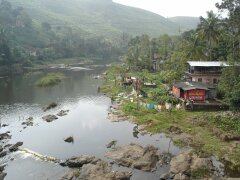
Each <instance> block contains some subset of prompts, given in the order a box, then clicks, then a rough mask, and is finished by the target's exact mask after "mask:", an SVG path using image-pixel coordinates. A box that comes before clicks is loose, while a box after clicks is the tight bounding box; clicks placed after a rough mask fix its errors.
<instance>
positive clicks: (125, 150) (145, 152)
mask: <svg viewBox="0 0 240 180" xmlns="http://www.w3.org/2000/svg"><path fill="white" fill-rule="evenodd" d="M105 156H106V157H108V158H110V159H112V160H113V161H114V162H115V163H117V164H118V165H122V166H125V167H131V168H136V169H139V170H143V171H152V170H154V169H155V167H156V163H157V162H158V160H159V158H160V152H159V151H158V149H157V148H155V147H153V146H151V145H148V146H146V147H142V146H140V145H138V144H134V143H131V144H130V145H127V146H122V147H116V148H114V149H112V150H111V151H109V152H107V153H106V154H105Z"/></svg>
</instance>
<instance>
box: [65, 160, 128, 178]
mask: <svg viewBox="0 0 240 180" xmlns="http://www.w3.org/2000/svg"><path fill="white" fill-rule="evenodd" d="M61 165H63V166H68V167H70V168H79V173H77V176H76V173H74V171H73V172H70V173H68V174H66V175H65V176H63V177H62V178H61V180H70V179H76V180H80V179H84V180H92V179H96V180H102V179H104V180H129V179H130V177H131V175H132V174H131V172H120V171H113V170H112V167H111V166H109V165H108V163H106V162H104V161H103V160H101V159H98V158H96V157H94V156H86V155H82V156H80V157H72V158H70V159H67V160H66V161H65V162H62V163H61Z"/></svg>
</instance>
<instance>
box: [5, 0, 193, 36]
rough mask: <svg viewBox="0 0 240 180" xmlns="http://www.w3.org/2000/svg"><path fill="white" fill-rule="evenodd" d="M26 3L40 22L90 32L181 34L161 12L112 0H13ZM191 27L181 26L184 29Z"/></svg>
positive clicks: (14, 2)
mask: <svg viewBox="0 0 240 180" xmlns="http://www.w3.org/2000/svg"><path fill="white" fill-rule="evenodd" d="M9 1H10V2H11V3H12V4H13V6H22V7H24V8H25V9H26V11H27V12H28V13H29V15H30V16H31V17H32V19H33V20H34V21H36V22H48V23H50V24H51V25H53V26H58V25H66V26H71V27H75V28H81V29H82V30H84V31H86V32H87V33H88V34H89V35H94V34H95V35H103V36H105V35H108V36H111V35H112V36H115V35H116V34H121V33H123V32H126V33H129V34H131V35H140V34H143V33H146V34H149V35H151V36H159V35H160V34H164V33H168V34H178V33H179V24H177V23H174V22H172V21H170V20H168V19H166V18H164V17H162V16H160V15H157V14H154V13H151V12H148V11H145V10H141V9H137V8H133V7H128V6H124V5H120V4H117V3H114V2H112V1H111V0H9ZM188 28H189V27H184V26H181V29H182V30H183V31H184V30H186V29H188Z"/></svg>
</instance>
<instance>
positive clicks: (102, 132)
mask: <svg viewBox="0 0 240 180" xmlns="http://www.w3.org/2000/svg"><path fill="white" fill-rule="evenodd" d="M103 71H104V69H94V70H89V71H86V70H82V71H62V72H63V73H64V74H65V75H66V77H67V78H66V79H65V80H64V81H63V82H61V83H60V84H59V85H57V86H54V87H48V88H39V87H37V86H36V85H35V83H36V80H37V79H39V78H40V77H41V76H43V74H36V75H34V74H32V75H28V76H26V75H21V76H19V75H18V76H14V77H11V78H5V79H0V118H1V123H2V124H3V123H5V124H9V126H7V127H2V128H1V129H0V133H3V132H6V131H11V135H12V138H11V140H10V142H9V143H12V144H13V143H16V142H18V141H22V142H23V143H24V144H23V146H22V147H23V148H27V149H30V150H32V151H35V152H37V153H39V154H42V155H46V156H52V157H55V158H58V159H62V160H64V159H66V158H70V157H72V156H79V155H83V154H86V155H94V156H96V157H98V158H102V159H103V160H107V159H106V158H105V157H104V154H105V153H106V152H107V151H109V149H107V148H106V144H108V143H109V142H110V141H112V140H117V145H127V144H129V143H131V142H135V143H139V144H142V145H146V144H152V145H154V146H156V147H158V148H159V149H160V151H161V152H166V153H171V154H172V155H176V154H178V153H180V152H182V151H183V150H184V149H181V148H178V147H176V146H174V145H173V143H172V141H171V139H170V138H167V137H166V136H165V135H164V134H156V135H152V136H150V135H144V136H142V135H139V136H138V137H134V136H133V127H134V124H131V123H129V122H127V121H125V122H117V123H113V122H110V120H108V119H107V114H108V110H109V106H110V105H111V101H110V99H109V98H108V97H106V96H105V95H103V94H99V93H98V92H97V87H98V86H100V85H101V84H102V82H103V80H102V79H94V78H93V76H94V75H97V74H99V73H102V72H103ZM44 73H45V74H46V73H47V72H44ZM50 102H56V103H57V104H58V106H57V107H56V108H54V109H52V110H50V111H48V112H44V111H43V110H42V108H43V107H44V106H46V105H47V104H49V103H50ZM60 110H70V111H69V113H68V115H67V116H63V117H60V118H59V119H57V120H56V121H53V122H51V123H47V122H45V121H43V120H42V117H43V116H44V115H47V114H57V112H59V111H60ZM30 116H32V117H33V118H34V125H33V126H28V127H27V128H26V129H24V126H23V125H21V123H22V122H23V121H25V120H26V119H27V118H28V117H30ZM68 136H73V137H74V143H66V142H64V140H63V139H64V138H66V137H68ZM0 163H1V164H4V163H6V164H7V166H6V168H5V172H6V173H7V176H6V177H5V179H6V180H15V179H16V180H19V179H24V180H33V179H36V180H39V179H59V178H60V177H62V176H63V175H64V174H65V173H66V172H68V171H69V169H68V168H66V167H61V166H59V165H58V164H55V163H52V162H46V161H42V160H40V159H38V158H35V157H34V156H33V155H30V154H27V153H23V152H16V153H11V154H9V155H7V156H6V157H4V158H1V160H0ZM114 168H116V169H119V168H120V167H117V166H115V167H114ZM120 169H121V168H120ZM168 169H169V167H168V166H163V167H158V169H157V171H156V172H153V173H146V172H142V171H138V170H134V171H133V176H132V178H131V179H137V180H138V179H139V180H145V179H153V180H154V179H159V176H160V174H161V173H163V172H167V171H168Z"/></svg>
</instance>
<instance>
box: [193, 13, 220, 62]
mask: <svg viewBox="0 0 240 180" xmlns="http://www.w3.org/2000/svg"><path fill="white" fill-rule="evenodd" d="M197 36H198V38H199V39H200V40H205V41H206V44H207V48H208V56H209V60H212V49H213V47H214V45H215V44H216V43H217V41H218V39H219V38H220V36H221V23H220V20H219V18H218V17H217V15H216V14H214V13H213V11H208V12H207V18H203V17H202V16H201V17H200V24H199V25H198V28H197Z"/></svg>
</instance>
